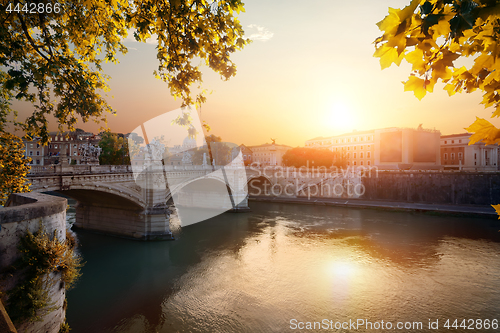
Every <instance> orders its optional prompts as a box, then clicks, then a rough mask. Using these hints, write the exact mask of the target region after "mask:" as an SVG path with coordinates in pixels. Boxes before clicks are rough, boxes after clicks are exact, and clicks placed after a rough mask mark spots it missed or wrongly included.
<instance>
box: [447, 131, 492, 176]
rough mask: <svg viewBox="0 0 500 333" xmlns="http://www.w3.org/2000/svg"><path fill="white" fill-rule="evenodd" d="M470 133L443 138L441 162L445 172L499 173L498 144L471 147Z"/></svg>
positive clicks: (477, 144)
mask: <svg viewBox="0 0 500 333" xmlns="http://www.w3.org/2000/svg"><path fill="white" fill-rule="evenodd" d="M471 136H472V134H470V133H461V134H451V135H442V136H441V161H442V164H443V167H444V169H445V170H464V171H497V170H499V164H498V159H499V155H498V149H499V147H498V144H495V145H488V146H485V144H484V143H481V142H476V143H475V144H473V145H469V139H470V137H471Z"/></svg>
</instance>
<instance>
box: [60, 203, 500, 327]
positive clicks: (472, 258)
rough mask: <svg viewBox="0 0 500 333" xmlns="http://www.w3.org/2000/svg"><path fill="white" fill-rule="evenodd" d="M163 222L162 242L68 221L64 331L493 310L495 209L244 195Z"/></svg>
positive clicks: (498, 296)
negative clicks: (71, 245)
mask: <svg viewBox="0 0 500 333" xmlns="http://www.w3.org/2000/svg"><path fill="white" fill-rule="evenodd" d="M172 223H173V225H174V227H173V230H174V232H175V234H176V238H177V239H176V240H175V241H171V242H152V243H148V242H136V241H131V240H124V239H119V238H114V237H109V236H103V235H95V234H91V233H88V232H83V231H78V236H79V238H80V241H81V247H80V250H81V252H82V254H83V256H84V260H85V261H86V262H87V264H86V265H85V267H84V268H83V276H82V278H81V280H80V282H79V283H78V285H77V286H76V288H75V289H74V290H71V291H69V293H68V312H67V318H68V322H69V323H70V325H71V327H72V328H73V332H76V333H78V332H165V333H166V332H259V331H260V332H283V331H292V330H290V320H291V319H297V320H299V321H321V320H322V319H329V320H334V321H336V320H349V319H352V320H356V319H358V318H363V319H366V320H372V321H377V320H384V321H394V322H396V321H421V322H423V323H425V324H426V325H427V323H428V320H429V319H431V320H437V319H439V320H440V321H442V322H444V321H445V320H446V319H456V318H469V317H470V318H483V319H486V318H490V319H494V318H498V315H499V314H500V311H499V310H498V309H499V308H500V282H499V279H498V276H499V275H500V238H499V235H498V234H499V233H498V223H497V222H496V221H495V220H481V219H467V218H451V217H437V216H428V215H423V214H408V213H395V212H381V211H371V210H365V211H360V210H349V209H345V208H333V207H314V206H295V205H284V204H283V205H281V204H267V203H254V202H252V212H250V213H245V214H224V215H221V216H219V217H217V218H214V219H212V220H210V221H206V222H203V223H199V224H197V225H193V226H189V227H186V228H182V229H180V228H178V227H175V217H174V218H173V222H172ZM359 331H363V330H359ZM423 331H426V330H425V329H424V330H423ZM429 331H431V330H429Z"/></svg>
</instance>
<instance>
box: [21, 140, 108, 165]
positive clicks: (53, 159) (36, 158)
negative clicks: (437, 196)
mask: <svg viewBox="0 0 500 333" xmlns="http://www.w3.org/2000/svg"><path fill="white" fill-rule="evenodd" d="M100 139H101V138H100V137H99V136H97V135H94V134H93V133H87V132H64V133H59V132H50V133H49V143H48V145H46V146H43V145H42V144H41V143H40V138H34V139H33V140H31V141H24V145H25V155H26V156H28V157H31V159H32V161H31V164H32V165H51V164H58V163H60V162H61V157H62V156H63V155H66V158H67V160H68V163H72V164H87V163H88V164H99V160H98V159H97V160H96V158H93V159H91V160H90V159H89V158H88V157H87V156H85V155H84V154H83V153H82V152H83V150H84V149H87V148H88V147H89V145H90V144H92V145H94V146H97V145H98V144H99V141H100ZM64 150H65V151H64ZM64 152H65V153H66V154H64Z"/></svg>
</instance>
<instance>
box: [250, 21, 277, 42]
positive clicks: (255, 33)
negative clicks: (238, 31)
mask: <svg viewBox="0 0 500 333" xmlns="http://www.w3.org/2000/svg"><path fill="white" fill-rule="evenodd" d="M248 28H249V29H250V36H248V38H250V39H251V40H260V41H262V42H267V41H268V40H270V39H271V38H273V36H274V33H273V32H271V31H269V30H267V29H266V28H264V27H262V26H260V25H257V24H250V25H249V26H248Z"/></svg>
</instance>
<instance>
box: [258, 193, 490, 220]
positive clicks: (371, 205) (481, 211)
mask: <svg viewBox="0 0 500 333" xmlns="http://www.w3.org/2000/svg"><path fill="white" fill-rule="evenodd" d="M249 200H250V201H264V202H274V203H288V204H303V205H322V206H337V207H349V208H359V209H379V210H392V211H406V212H423V213H427V214H437V215H451V216H469V217H482V218H491V219H498V215H497V214H496V212H495V209H494V208H493V207H491V206H478V205H443V204H424V203H411V202H398V201H382V200H362V199H347V198H344V199H337V198H312V197H311V198H307V197H296V198H293V197H271V196H250V197H249Z"/></svg>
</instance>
